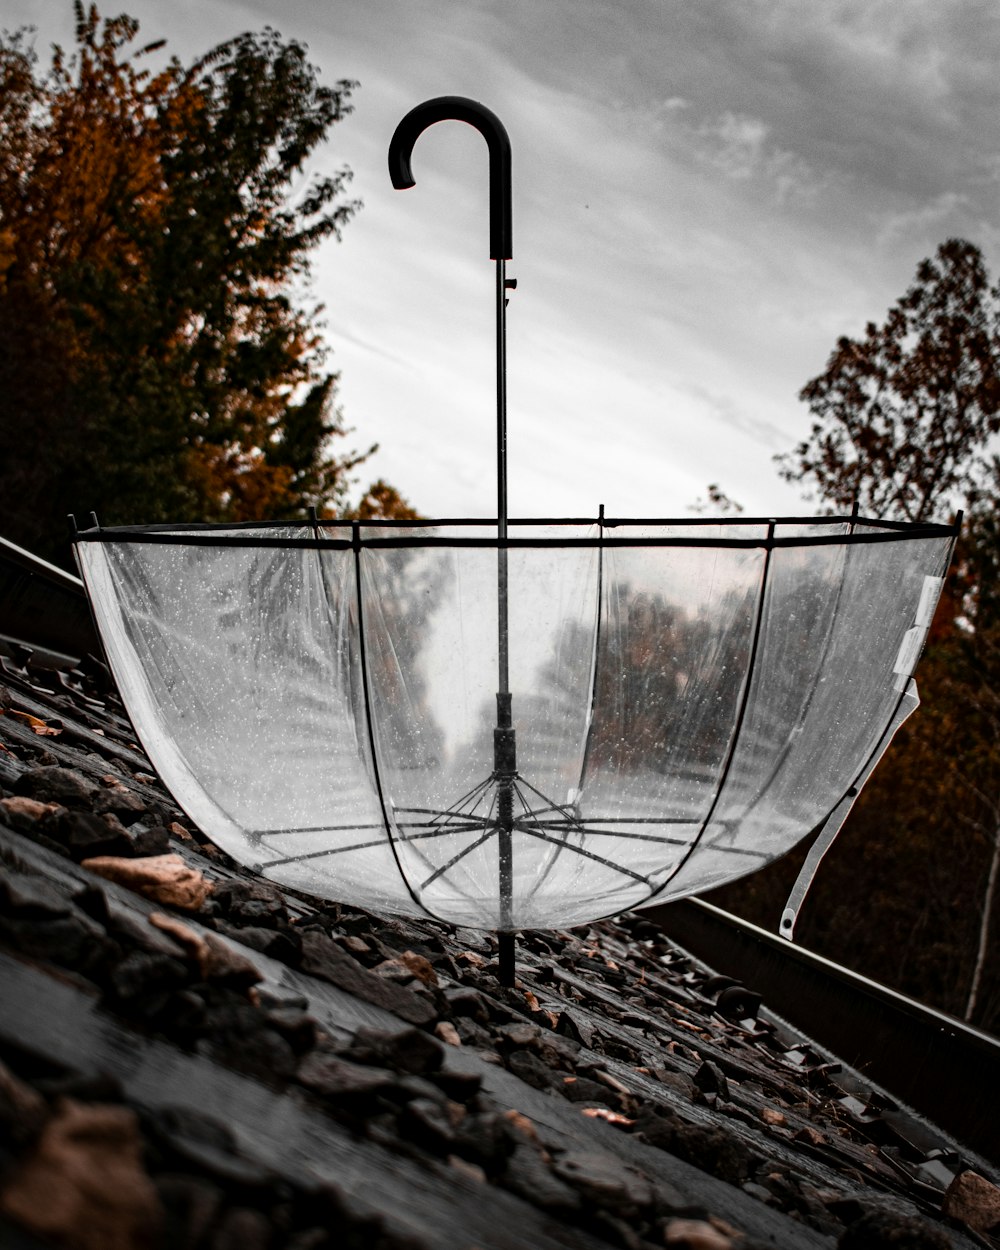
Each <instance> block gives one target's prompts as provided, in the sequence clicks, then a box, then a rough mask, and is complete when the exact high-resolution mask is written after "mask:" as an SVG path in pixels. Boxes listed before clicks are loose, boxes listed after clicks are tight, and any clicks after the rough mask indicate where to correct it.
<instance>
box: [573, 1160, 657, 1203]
mask: <svg viewBox="0 0 1000 1250" xmlns="http://www.w3.org/2000/svg"><path fill="white" fill-rule="evenodd" d="M553 1170H554V1172H555V1174H556V1176H558V1177H559V1178H560V1179H561V1180H564V1181H566V1182H567V1183H568V1184H570V1185H572V1186H573V1188H574V1189H576V1190H578V1191H579V1192H580V1193H581V1194H582V1195H583V1197H584V1198H586V1199H588V1200H589V1201H590V1202H593V1203H595V1204H596V1205H598V1206H608V1207H611V1208H613V1209H615V1210H621V1209H624V1208H630V1207H647V1206H650V1205H651V1204H652V1201H653V1187H652V1185H651V1184H650V1182H649V1181H648V1180H647V1179H646V1177H645V1176H643V1175H641V1173H639V1172H637V1171H635V1169H634V1168H630V1167H628V1166H626V1165H625V1164H623V1163H619V1161H618V1160H617V1159H616V1158H615V1157H614V1156H613V1155H609V1154H598V1153H596V1152H587V1151H570V1152H569V1153H567V1154H564V1155H562V1156H561V1157H560V1158H558V1159H556V1160H555V1162H554V1164H553Z"/></svg>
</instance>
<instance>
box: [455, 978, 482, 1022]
mask: <svg viewBox="0 0 1000 1250" xmlns="http://www.w3.org/2000/svg"><path fill="white" fill-rule="evenodd" d="M444 997H445V1002H446V1003H447V1004H448V1008H449V1010H450V1011H451V1014H452V1015H453V1016H456V1017H462V1018H467V1019H469V1020H475V1022H476V1023H477V1024H489V1022H490V1009H489V1006H488V1005H487V1002H486V999H485V998H484V997H483V996H482V994H480V993H479V991H478V990H474V989H471V988H470V987H469V986H465V985H459V986H455V987H454V988H452V989H448V990H445V992H444Z"/></svg>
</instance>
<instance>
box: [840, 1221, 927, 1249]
mask: <svg viewBox="0 0 1000 1250" xmlns="http://www.w3.org/2000/svg"><path fill="white" fill-rule="evenodd" d="M837 1250H952V1241H951V1238H950V1237H949V1236H948V1235H947V1233H945V1232H943V1231H942V1230H941V1229H938V1228H934V1227H933V1226H932V1225H930V1224H927V1223H925V1222H924V1221H923V1220H918V1219H913V1218H911V1217H909V1216H906V1215H898V1214H896V1213H895V1212H889V1211H877V1212H875V1211H873V1212H869V1214H867V1215H863V1216H862V1217H861V1219H860V1220H857V1221H856V1222H855V1223H853V1224H851V1225H850V1227H849V1228H847V1229H846V1230H845V1231H844V1233H843V1234H842V1235H841V1238H840V1240H839V1241H838V1242H837Z"/></svg>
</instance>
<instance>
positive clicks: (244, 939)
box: [215, 920, 302, 967]
mask: <svg viewBox="0 0 1000 1250" xmlns="http://www.w3.org/2000/svg"><path fill="white" fill-rule="evenodd" d="M215 928H216V931H217V932H218V933H221V934H222V935H223V936H224V937H228V938H232V939H233V941H234V942H241V943H242V944H243V945H244V946H249V947H250V948H251V950H255V951H260V953H261V954H262V955H267V956H268V957H269V958H271V959H277V960H279V961H280V962H281V963H283V964H288V965H289V966H291V967H294V966H295V965H296V964H297V963H298V961H299V957H300V955H301V952H302V943H301V941H300V939H299V935H298V934H297V933H296V932H295V931H294V930H293V929H276V928H259V927H258V926H256V925H246V926H241V925H236V924H230V923H227V922H226V921H225V920H217V921H216V922H215Z"/></svg>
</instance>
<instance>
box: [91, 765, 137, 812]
mask: <svg viewBox="0 0 1000 1250" xmlns="http://www.w3.org/2000/svg"><path fill="white" fill-rule="evenodd" d="M101 780H102V781H103V782H104V787H103V788H102V789H100V790H99V791H98V792H97V794H96V795H95V796H94V811H95V812H109V813H111V814H112V815H114V816H117V817H118V819H119V820H120V821H121V822H122V824H123V825H134V824H135V822H136V821H137V820H139V819H140V818H141V817H142V816H145V814H146V804H145V803H144V802H143V801H142V799H141V798H140V797H139V796H138V795H137V794H136V793H134V791H132V790H130V789H129V788H128V787H127V786H123V785H122V783H121V782H120V781H119V780H118V779H117V778H116V777H113V776H111V775H110V774H109V775H108V776H106V777H102V778H101Z"/></svg>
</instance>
